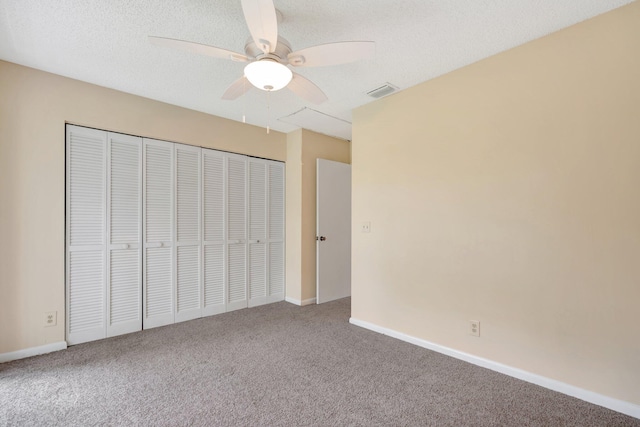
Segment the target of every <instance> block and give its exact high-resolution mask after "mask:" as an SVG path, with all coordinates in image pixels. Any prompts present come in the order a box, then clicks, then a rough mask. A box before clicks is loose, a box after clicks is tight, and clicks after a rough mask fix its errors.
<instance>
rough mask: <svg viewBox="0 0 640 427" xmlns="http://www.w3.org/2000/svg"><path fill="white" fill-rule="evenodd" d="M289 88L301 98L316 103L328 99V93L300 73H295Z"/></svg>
mask: <svg viewBox="0 0 640 427" xmlns="http://www.w3.org/2000/svg"><path fill="white" fill-rule="evenodd" d="M287 88H288V89H289V90H290V91H291V92H293V93H295V94H296V95H298V96H299V97H300V98H302V99H306V100H307V101H309V102H313V103H314V104H322V103H323V102H324V101H326V100H327V99H328V98H327V95H325V94H324V92H323V91H322V90H321V89H320V88H319V87H318V86H316V85H315V84H314V83H313V82H312V81H311V80H309V79H307V78H306V77H302V76H301V75H300V74H298V73H293V78H292V79H291V82H289V85H288V86H287Z"/></svg>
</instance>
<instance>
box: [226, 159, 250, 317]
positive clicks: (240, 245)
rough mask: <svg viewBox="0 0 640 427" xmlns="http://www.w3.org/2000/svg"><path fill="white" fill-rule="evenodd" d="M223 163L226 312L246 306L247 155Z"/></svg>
mask: <svg viewBox="0 0 640 427" xmlns="http://www.w3.org/2000/svg"><path fill="white" fill-rule="evenodd" d="M225 159H226V164H227V204H226V207H227V212H226V214H227V215H226V223H227V224H226V225H227V227H226V228H227V263H226V273H227V301H226V311H233V310H238V309H240V308H246V307H247V158H246V157H244V156H239V155H232V154H227V155H225Z"/></svg>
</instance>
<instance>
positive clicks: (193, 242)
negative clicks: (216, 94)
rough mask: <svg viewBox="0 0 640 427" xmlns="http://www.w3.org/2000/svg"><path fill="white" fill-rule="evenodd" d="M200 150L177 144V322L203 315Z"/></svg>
mask: <svg viewBox="0 0 640 427" xmlns="http://www.w3.org/2000/svg"><path fill="white" fill-rule="evenodd" d="M201 152H202V150H201V149H200V147H193V146H189V145H182V144H175V162H176V196H175V199H176V207H175V212H176V316H175V321H176V322H181V321H184V320H190V319H195V318H198V317H201V316H202V300H203V295H202V281H201V278H202V269H201V263H200V259H201V255H200V253H201V238H202V236H201V231H200V230H201V207H200V201H201V173H200V165H201V159H200V156H201Z"/></svg>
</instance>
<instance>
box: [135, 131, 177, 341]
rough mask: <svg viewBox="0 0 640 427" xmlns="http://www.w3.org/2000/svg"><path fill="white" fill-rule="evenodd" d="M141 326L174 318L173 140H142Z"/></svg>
mask: <svg viewBox="0 0 640 427" xmlns="http://www.w3.org/2000/svg"><path fill="white" fill-rule="evenodd" d="M143 147H144V150H143V176H142V181H143V191H142V197H143V212H144V213H143V221H142V227H143V239H144V252H143V265H144V271H143V275H142V277H143V287H142V288H143V314H144V316H143V327H144V329H148V328H153V327H156V326H163V325H169V324H171V323H173V322H174V309H173V307H174V298H173V295H174V275H173V271H174V265H173V243H174V237H173V221H174V218H173V202H174V201H173V175H174V168H173V150H174V149H173V144H172V143H170V142H165V141H156V140H152V139H147V138H145V139H144V140H143Z"/></svg>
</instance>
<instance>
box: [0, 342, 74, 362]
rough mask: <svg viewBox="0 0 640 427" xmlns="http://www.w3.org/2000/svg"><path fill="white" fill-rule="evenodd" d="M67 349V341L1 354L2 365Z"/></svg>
mask: <svg viewBox="0 0 640 427" xmlns="http://www.w3.org/2000/svg"><path fill="white" fill-rule="evenodd" d="M65 348H67V343H66V341H60V342H54V343H51V344H45V345H41V346H38V347H30V348H25V349H23V350H18V351H12V352H9V353H0V363H4V362H10V361H12V360H18V359H24V358H26V357H32V356H38V355H40V354H46V353H51V352H53V351H58V350H64V349H65Z"/></svg>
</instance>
